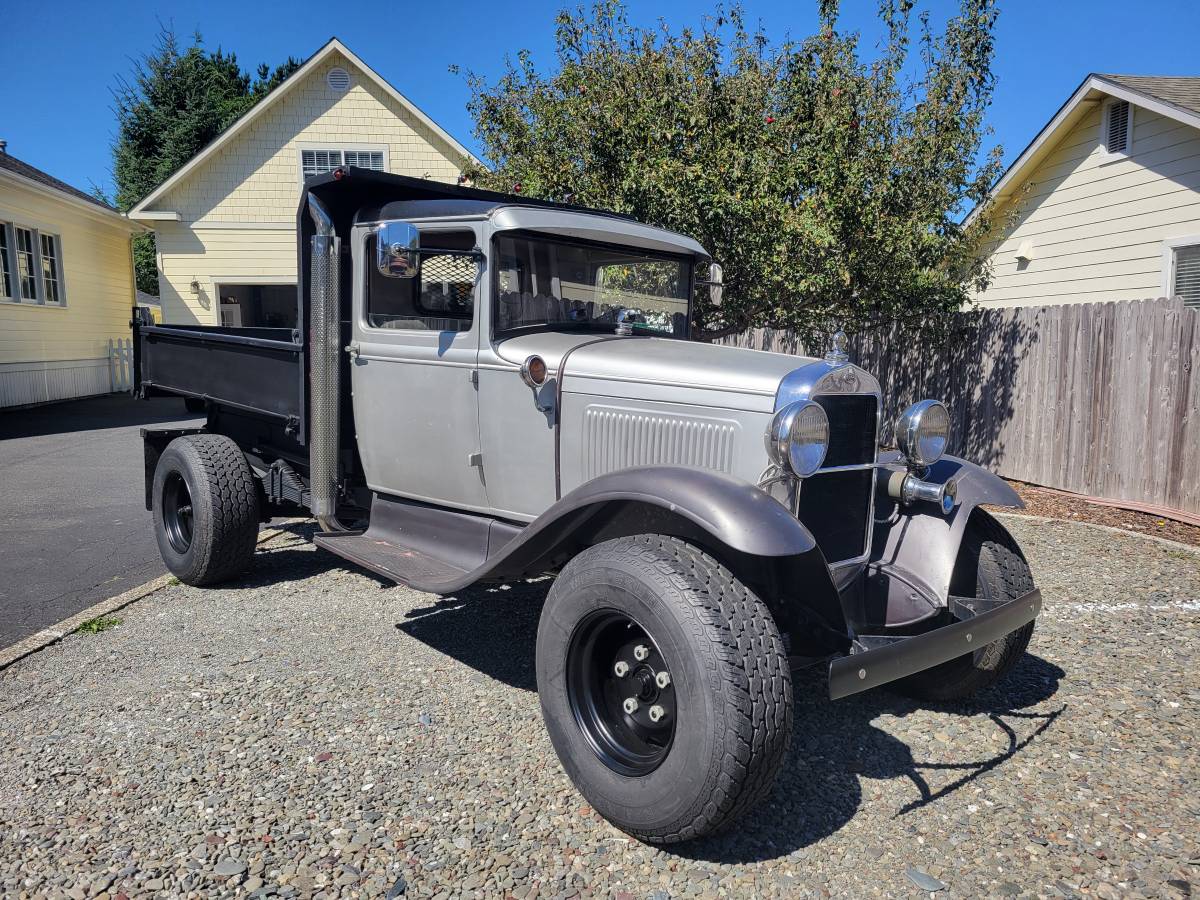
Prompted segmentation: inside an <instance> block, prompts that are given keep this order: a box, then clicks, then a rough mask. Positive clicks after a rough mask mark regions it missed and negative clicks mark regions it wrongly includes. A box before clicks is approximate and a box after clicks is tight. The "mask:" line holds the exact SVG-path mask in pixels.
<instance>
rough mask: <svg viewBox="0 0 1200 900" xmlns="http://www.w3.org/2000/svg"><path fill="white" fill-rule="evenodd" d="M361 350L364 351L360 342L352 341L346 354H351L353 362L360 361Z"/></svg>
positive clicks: (347, 347)
mask: <svg viewBox="0 0 1200 900" xmlns="http://www.w3.org/2000/svg"><path fill="white" fill-rule="evenodd" d="M361 350H362V345H361V344H360V343H359V342H358V341H351V342H350V343H349V344H348V345H347V346H346V352H347V353H349V354H350V359H351V360H352V361H353V360H356V359H358V354H359V351H361Z"/></svg>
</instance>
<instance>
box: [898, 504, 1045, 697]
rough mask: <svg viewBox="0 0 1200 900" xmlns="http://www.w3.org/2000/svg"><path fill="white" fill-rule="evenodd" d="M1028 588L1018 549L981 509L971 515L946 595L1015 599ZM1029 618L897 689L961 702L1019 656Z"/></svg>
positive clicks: (1024, 645)
mask: <svg viewBox="0 0 1200 900" xmlns="http://www.w3.org/2000/svg"><path fill="white" fill-rule="evenodd" d="M1031 590H1033V574H1032V573H1031V572H1030V571H1029V564H1028V563H1027V562H1026V561H1025V557H1024V555H1022V553H1021V548H1020V547H1018V546H1017V542H1016V541H1014V540H1013V538H1012V536H1011V535H1010V534H1009V533H1008V530H1007V529H1005V527H1004V526H1003V525H1001V524H1000V523H999V522H997V521H996V520H995V519H994V518H993V517H992V516H990V515H988V514H987V513H986V512H984V511H983V510H981V509H977V510H974V511H973V512H972V513H971V520H970V521H969V522H968V523H967V530H966V533H965V534H964V535H963V542H962V546H961V547H960V548H959V552H958V561H957V562H956V563H955V566H954V577H953V580H952V582H951V585H950V593H952V594H955V595H957V596H960V597H982V598H985V599H988V600H1015V599H1016V598H1017V597H1020V596H1022V595H1023V594H1026V593H1028V592H1029V591H1031ZM1033 624H1034V623H1033V622H1030V623H1029V624H1028V625H1025V626H1024V627H1022V628H1019V629H1017V630H1016V631H1014V632H1012V633H1011V634H1008V635H1006V636H1004V637H1003V638H1001V639H1000V640H998V641H994V642H992V643H991V644H988V645H987V646H986V647H981V648H980V649H978V650H976V651H975V652H974V653H968V654H966V655H965V656H960V657H958V658H957V659H952V660H950V661H949V662H947V663H943V664H942V665H940V666H934V667H933V668H932V669H926V670H925V671H923V672H917V673H916V674H915V675H910V676H909V677H907V678H904V679H902V680H900V681H898V682H896V690H898V691H899V692H900V693H903V694H907V695H908V696H910V697H916V698H918V699H921V700H935V701H947V700H961V699H963V698H965V697H970V696H971V695H972V694H975V693H978V692H979V691H981V690H983V689H984V688H986V687H989V686H991V685H992V684H994V683H995V682H997V681H999V680H1000V679H1001V678H1003V677H1004V676H1005V675H1006V674H1007V673H1008V672H1009V671H1010V670H1011V669H1012V667H1013V666H1015V665H1016V664H1017V662H1018V661H1019V660H1020V659H1021V656H1022V655H1024V653H1025V650H1026V648H1027V647H1028V646H1029V639H1030V638H1031V637H1032V636H1033Z"/></svg>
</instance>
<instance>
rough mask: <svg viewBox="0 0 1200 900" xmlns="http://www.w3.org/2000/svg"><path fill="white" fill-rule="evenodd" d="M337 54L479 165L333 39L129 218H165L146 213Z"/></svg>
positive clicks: (243, 115)
mask: <svg viewBox="0 0 1200 900" xmlns="http://www.w3.org/2000/svg"><path fill="white" fill-rule="evenodd" d="M334 54H340V55H341V56H343V57H344V58H345V59H346V60H347V61H348V62H350V63H351V64H352V65H353V66H354V67H355V68H357V69H358V70H359V71H360V72H362V73H363V74H364V75H366V76H367V77H368V78H370V79H371V81H372V82H374V83H375V84H376V85H378V86H379V87H380V88H381V89H382V90H383V92H384V93H385V94H387V95H388V96H389V97H391V98H392V99H393V100H395V101H396V102H397V103H399V104H400V105H401V106H402V107H403V108H404V109H406V110H408V111H409V112H410V113H412V114H413V116H414V117H415V118H416V119H417V120H418V121H419V122H421V124H423V125H425V126H426V127H427V128H428V129H429V130H430V131H432V132H433V133H434V134H436V135H437V136H438V137H440V138H441V139H442V140H443V141H445V142H446V143H447V144H449V145H450V147H451V148H452V149H454V150H456V151H457V152H459V153H461V154H462V155H463V156H465V157H467V158H468V159H471V160H473V161H475V162H479V160H478V159H476V157H475V155H474V154H473V153H471V151H470V150H468V149H467V148H466V147H464V146H463V145H462V144H461V143H459V142H458V140H456V139H455V138H454V137H453V136H452V135H451V134H450V133H449V132H448V131H446V130H445V129H444V128H442V126H440V125H438V124H437V122H435V121H433V119H431V118H429V116H427V115H426V114H425V113H423V112H422V111H421V110H420V109H419V108H418V107H417V106H416V105H415V104H414V103H413V102H412V101H411V100H409V99H408V98H407V97H405V96H404V95H403V94H401V93H400V92H399V91H398V90H396V89H395V88H394V87H392V86H391V85H390V84H388V82H387V81H385V80H384V79H383V78H382V77H381V76H380V75H379V73H378V72H376V71H375V70H374V69H372V68H371V67H370V66H368V65H367V64H366V63H365V62H363V61H362V60H361V59H359V58H358V57H357V56H356V55H355V54H354V53H353V52H352V51H351V50H350V49H349V48H348V47H347V46H346V45H345V44H343V43H342V42H341V41H340V40H338V39H337V38H336V37H332V38H330V39H329V40H328V41H327V42H326V43H325V45H324V46H323V47H321V49H319V50H318V51H317V52H316V53H314V54H313V55H312V56H310V57H309V58H308V59H306V60H305V61H304V63H303V65H301V66H300V68H298V69H297V70H296V71H295V72H293V73H292V74H291V75H289V76H288V77H287V78H285V79H284V80H283V82H282V83H281V84H280V85H279V86H278V87H276V88H275V89H274V90H273V91H271V93H269V94H267V96H265V97H264V98H263V99H262V100H260V101H259V102H258V103H256V104H254V106H252V107H251V108H250V109H248V110H247V111H246V112H245V113H243V114H242V115H241V116H240V117H239V118H238V119H237V120H236V121H235V122H234V123H233V124H232V125H230V126H229V127H228V128H226V129H225V130H224V131H222V132H221V133H220V134H219V135H217V136H216V137H215V138H213V139H212V140H211V141H210V142H209V143H208V144H206V145H205V146H204V147H203V148H202V149H201V150H200V151H199V152H198V153H197V154H196V155H195V156H193V157H192V158H191V159H189V160H188V161H187V162H186V163H184V164H183V165H182V166H180V168H179V169H178V170H177V171H176V172H175V174H174V175H172V176H171V177H170V178H168V179H167V180H166V181H164V182H163V183H162V184H160V185H159V186H158V187H156V188H155V189H154V190H153V191H151V192H150V193H149V194H148V195H147V196H146V197H145V198H143V199H142V200H141V202H139V203H138V204H137V205H136V206H134V207H133V209H131V210H130V211H129V216H130V218H133V219H154V218H162V214H161V213H158V214H155V213H154V212H152V211H149V210H147V207H148V206H151V205H152V204H154V203H155V202H157V201H158V200H159V199H161V198H162V196H163V195H164V194H166V193H167V192H168V191H170V190H171V189H172V188H173V187H175V185H177V184H179V182H181V181H182V180H183V179H184V178H186V177H187V176H188V174H189V173H191V172H192V171H193V170H195V169H197V168H199V167H200V166H201V165H203V164H204V162H205V161H206V160H208V159H209V158H210V157H212V156H213V155H214V154H215V153H216V152H217V151H218V150H220V149H221V148H222V147H224V146H225V145H226V144H228V143H229V142H230V141H232V140H233V139H234V138H235V137H236V136H237V135H239V134H241V133H242V132H243V131H244V130H245V129H246V128H247V127H249V125H250V124H251V123H252V122H254V121H255V120H256V119H257V118H258V117H259V116H261V115H262V114H263V113H265V112H266V111H267V110H268V109H270V108H272V107H273V106H275V105H276V104H277V103H279V102H280V101H281V100H283V98H284V97H286V96H288V95H289V94H290V93H291V92H292V91H293V90H294V89H295V88H296V86H297V85H299V84H300V83H301V82H303V81H304V79H305V78H306V77H307V76H308V75H310V74H311V73H312V72H313V71H314V70H316V69H318V68H319V67H320V66H321V65H322V63H324V62H325V61H326V60H328V59H329V58H330V57H331V56H333V55H334Z"/></svg>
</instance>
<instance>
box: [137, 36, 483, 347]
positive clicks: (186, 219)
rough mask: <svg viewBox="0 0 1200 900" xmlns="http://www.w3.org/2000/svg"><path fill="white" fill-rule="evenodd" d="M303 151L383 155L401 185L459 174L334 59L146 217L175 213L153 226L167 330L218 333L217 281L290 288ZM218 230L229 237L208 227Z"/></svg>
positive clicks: (369, 85) (413, 122) (409, 122)
mask: <svg viewBox="0 0 1200 900" xmlns="http://www.w3.org/2000/svg"><path fill="white" fill-rule="evenodd" d="M334 67H341V68H344V69H346V70H347V71H348V72H349V73H350V77H351V86H350V89H349V90H348V91H346V92H345V93H342V94H338V93H335V92H334V91H333V90H332V89H331V88H330V87H329V86H328V84H327V83H326V76H327V74H328V72H329V70H330V69H332V68H334ZM303 145H322V146H328V147H331V148H339V147H344V146H347V145H369V146H372V147H382V148H386V150H387V158H386V160H385V165H386V168H387V170H388V171H389V172H393V173H395V174H400V175H415V176H418V177H428V178H432V179H435V180H438V181H445V182H449V183H453V182H454V181H455V180H456V179H457V178H458V175H459V171H460V162H461V160H460V158H459V154H458V153H457V152H456V150H455V149H454V148H452V147H451V146H450V145H449V144H447V142H446V141H445V140H443V139H442V138H441V137H439V136H437V135H436V134H434V133H433V132H432V131H431V130H430V129H429V128H428V126H426V125H425V124H424V123H423V122H421V121H420V120H419V119H417V117H415V116H414V115H413V114H412V112H411V111H410V110H408V109H406V108H404V107H403V105H402V104H400V103H398V102H396V101H395V100H394V99H393V98H392V97H391V96H389V95H388V94H387V93H386V92H385V91H384V90H383V89H382V88H381V87H380V86H379V85H378V84H377V83H376V82H375V81H374V80H373V79H372V78H370V77H368V76H366V75H364V73H362V72H360V71H359V70H358V69H357V68H356V67H355V66H354V65H352V64H351V63H350V62H349V60H347V59H345V58H343V57H342V56H341V55H340V53H338V54H334V55H333V56H331V57H330V59H328V60H327V61H326V63H325V64H324V65H322V66H320V67H318V68H317V69H315V70H314V71H313V72H311V73H310V74H309V75H308V76H307V77H306V78H305V79H304V82H303V83H302V84H299V85H297V86H296V88H295V89H294V90H293V91H291V92H290V93H289V94H288V95H286V96H284V97H283V98H281V99H280V101H279V103H278V104H277V105H276V106H274V107H273V108H271V109H268V110H266V111H265V112H264V113H263V114H262V115H261V116H260V117H259V118H257V119H255V120H254V121H253V122H251V123H250V124H249V125H248V126H247V127H246V129H245V131H244V132H243V133H241V134H239V135H237V136H236V137H235V138H234V139H233V140H232V141H231V142H230V143H229V144H228V145H227V146H225V147H223V148H222V149H220V150H219V151H217V153H216V154H214V156H213V157H212V158H211V159H209V160H206V161H205V162H204V163H203V164H201V165H200V166H198V167H197V168H196V170H195V171H194V172H191V173H190V174H189V175H188V176H187V177H186V178H185V179H184V180H183V181H181V182H180V183H179V184H178V185H177V186H176V187H175V188H174V189H172V190H170V191H168V192H167V193H166V194H165V195H164V196H163V197H161V198H160V199H159V200H158V202H156V203H155V204H154V205H153V206H151V207H150V208H151V209H152V210H169V211H173V212H178V213H179V214H180V215H181V217H182V220H183V221H182V222H179V223H175V222H158V223H155V231H156V232H157V234H158V249H159V254H160V261H161V266H162V268H161V271H160V274H159V283H160V293H161V295H162V298H163V318H164V321H167V322H201V323H215V322H216V321H217V315H218V308H219V307H218V305H217V304H215V303H214V302H213V298H212V297H211V296H208V294H209V292H210V290H211V285H212V284H213V283H214V280H215V279H218V278H226V279H230V278H231V276H249V277H252V278H255V279H257V280H260V281H261V280H262V279H263V278H267V277H277V278H278V279H279V280H280V283H289V282H292V281H294V280H295V277H296V271H295V269H296V259H295V257H296V250H295V224H294V223H295V218H296V206H297V203H298V201H299V198H300V185H301V177H300V148H301V146H303ZM222 225H224V226H232V227H225V228H221V227H215V228H210V227H206V226H222ZM237 225H250V226H275V229H274V230H265V229H263V228H261V227H259V228H254V227H251V228H246V229H238V228H237V227H236V226H237ZM193 279H195V280H197V281H199V282H200V284H201V296H200V297H198V298H195V297H193V296H192V294H191V290H190V283H191V281H192V280H193Z"/></svg>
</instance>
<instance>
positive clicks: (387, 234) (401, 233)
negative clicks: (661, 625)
mask: <svg viewBox="0 0 1200 900" xmlns="http://www.w3.org/2000/svg"><path fill="white" fill-rule="evenodd" d="M420 248H421V232H420V231H419V230H418V229H417V226H415V225H410V224H409V223H408V222H384V223H383V224H381V225H377V226H375V268H377V269H378V270H379V274H380V275H383V276H385V277H387V278H416V277H417V276H418V275H419V274H420V273H421V260H420V253H421V249H420Z"/></svg>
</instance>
